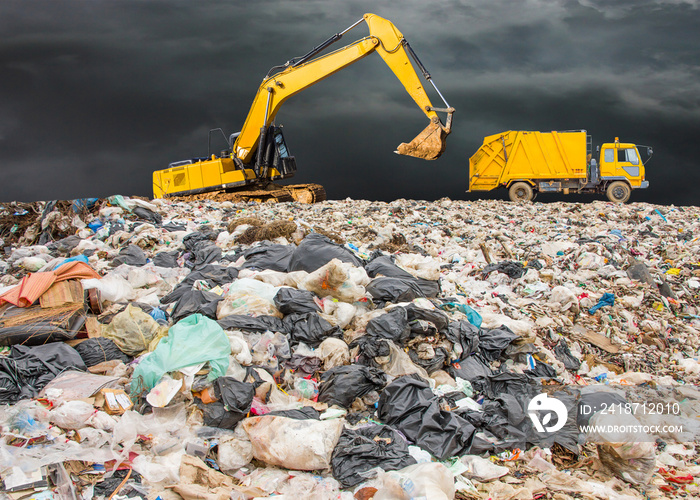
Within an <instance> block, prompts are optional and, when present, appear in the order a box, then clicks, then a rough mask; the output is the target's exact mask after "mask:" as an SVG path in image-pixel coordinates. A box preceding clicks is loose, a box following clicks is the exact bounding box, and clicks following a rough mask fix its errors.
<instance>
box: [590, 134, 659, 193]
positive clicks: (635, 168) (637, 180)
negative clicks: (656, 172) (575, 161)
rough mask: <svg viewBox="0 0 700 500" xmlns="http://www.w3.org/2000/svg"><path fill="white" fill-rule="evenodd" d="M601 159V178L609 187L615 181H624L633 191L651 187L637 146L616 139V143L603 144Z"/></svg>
mask: <svg viewBox="0 0 700 500" xmlns="http://www.w3.org/2000/svg"><path fill="white" fill-rule="evenodd" d="M599 158H600V160H599V162H600V163H599V165H600V178H601V180H603V181H605V182H607V183H608V185H611V184H612V183H613V182H615V181H623V182H626V183H628V184H629V186H630V187H631V188H632V189H637V188H642V189H644V188H646V187H648V186H649V182H648V181H646V180H645V178H644V176H645V172H644V163H642V160H641V157H640V155H639V151H638V150H637V146H636V145H634V144H630V143H621V142H620V140H619V139H618V138H617V137H616V138H615V142H614V143H608V144H603V145H602V146H601V147H600V156H599Z"/></svg>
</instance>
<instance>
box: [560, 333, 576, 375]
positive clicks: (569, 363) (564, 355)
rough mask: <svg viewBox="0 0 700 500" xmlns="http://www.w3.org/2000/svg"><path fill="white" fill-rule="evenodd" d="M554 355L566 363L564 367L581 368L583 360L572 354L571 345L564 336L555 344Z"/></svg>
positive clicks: (568, 368) (569, 368)
mask: <svg viewBox="0 0 700 500" xmlns="http://www.w3.org/2000/svg"><path fill="white" fill-rule="evenodd" d="M554 355H555V356H556V358H557V359H558V360H559V361H561V362H562V363H564V367H565V368H566V369H567V370H574V371H578V370H579V368H581V362H580V361H579V360H578V359H577V358H576V357H575V356H574V355H573V354H571V351H570V350H569V345H568V344H567V343H566V340H564V339H563V338H562V339H560V340H559V342H558V343H557V345H556V346H554Z"/></svg>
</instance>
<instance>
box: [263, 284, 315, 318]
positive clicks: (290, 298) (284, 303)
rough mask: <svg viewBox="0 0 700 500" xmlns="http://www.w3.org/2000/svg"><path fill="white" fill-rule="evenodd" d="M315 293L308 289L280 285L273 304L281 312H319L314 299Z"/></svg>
mask: <svg viewBox="0 0 700 500" xmlns="http://www.w3.org/2000/svg"><path fill="white" fill-rule="evenodd" d="M314 297H316V294H314V293H313V292H309V291H308V290H297V289H296V288H288V287H282V288H280V289H279V291H278V292H277V294H276V295H275V299H274V300H275V306H276V307H277V309H278V310H279V312H281V313H282V314H285V315H286V314H293V313H307V312H321V308H320V307H318V304H316V302H315V301H314Z"/></svg>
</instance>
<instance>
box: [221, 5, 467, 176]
mask: <svg viewBox="0 0 700 500" xmlns="http://www.w3.org/2000/svg"><path fill="white" fill-rule="evenodd" d="M362 21H365V22H366V23H367V25H368V26H369V33H370V35H369V36H368V37H365V38H362V39H360V40H358V41H356V42H353V43H351V44H349V45H347V46H345V47H343V48H341V49H339V50H336V51H335V52H331V53H329V54H326V55H324V56H321V57H318V58H316V59H311V57H313V55H314V53H315V52H320V50H323V49H325V48H326V47H327V46H329V45H330V44H331V43H334V42H335V41H337V40H339V39H340V38H341V37H342V36H343V35H344V34H345V33H347V32H348V31H349V30H351V29H353V28H354V27H355V26H357V25H358V24H360V23H361V22H362ZM375 51H376V52H377V53H378V54H379V55H380V56H381V57H382V59H383V60H384V62H386V64H387V65H388V66H389V68H390V69H391V70H392V71H393V72H394V74H395V75H396V77H397V78H398V79H399V81H401V83H402V84H403V86H404V88H405V89H406V91H407V92H408V94H409V95H410V96H411V98H413V100H414V101H415V103H416V104H417V105H418V106H419V108H420V109H421V110H422V111H423V113H425V115H426V116H427V117H428V118H429V119H430V124H429V125H428V127H427V128H426V129H425V130H424V131H423V132H421V133H420V134H419V135H418V136H417V137H416V138H415V139H414V140H413V141H411V142H410V143H408V144H405V143H404V144H401V145H400V146H399V147H398V148H397V152H398V153H399V154H404V155H408V156H415V157H418V158H424V159H430V160H432V159H436V158H438V157H439V156H440V155H441V154H442V152H443V151H444V150H445V138H446V137H447V135H448V134H449V133H450V129H451V125H452V113H453V112H454V109H453V108H451V107H450V106H449V105H448V104H447V102H446V101H445V108H434V107H433V105H432V103H431V102H430V99H429V98H428V95H427V94H426V92H425V88H424V87H423V85H422V84H421V82H420V80H419V78H418V75H417V74H416V71H415V70H414V69H413V65H412V64H411V61H410V59H409V55H410V56H411V57H413V58H414V60H415V61H416V63H417V64H418V66H419V67H420V69H421V71H422V72H423V75H424V77H426V79H427V80H428V81H430V82H431V84H432V85H433V86H434V87H435V89H436V90H437V87H436V86H435V84H434V83H433V82H432V79H431V77H430V74H429V73H428V72H427V71H426V70H425V68H424V67H423V65H422V64H421V63H420V61H419V60H418V58H417V57H416V56H415V53H414V52H413V50H412V49H411V47H410V45H408V42H406V39H405V38H404V36H403V34H402V33H401V32H400V31H399V30H398V29H397V28H396V26H394V24H393V23H391V22H390V21H388V20H386V19H383V18H381V17H379V16H377V15H375V14H365V15H364V16H363V18H362V19H361V20H360V21H358V22H357V23H355V24H353V25H352V26H350V27H349V28H348V29H346V30H345V31H343V32H342V33H338V34H336V35H334V36H332V37H331V38H329V39H328V40H327V41H326V42H324V44H322V45H320V46H319V47H317V48H316V49H314V50H312V51H311V52H310V53H309V54H307V55H305V56H303V57H302V58H300V59H299V60H297V61H294V60H292V61H288V62H287V64H286V65H284V66H282V67H281V68H283V69H282V70H281V71H279V72H277V73H275V74H273V75H272V76H268V77H266V78H265V79H264V80H263V82H262V84H261V85H260V87H259V88H258V92H257V94H256V96H255V100H254V101H253V105H252V106H251V108H250V111H249V112H248V116H247V118H246V120H245V123H244V124H243V128H242V129H241V133H240V135H239V136H238V138H237V139H236V142H235V144H234V146H233V151H234V154H235V155H236V156H237V157H238V158H239V159H240V160H241V161H242V162H243V163H248V162H249V161H251V159H252V158H253V156H252V155H253V154H254V153H255V151H256V149H257V147H258V143H259V142H260V138H261V135H262V134H264V131H265V130H267V128H268V127H269V126H270V125H271V124H272V123H273V122H274V119H275V116H276V115H277V112H278V111H279V109H280V106H281V105H282V104H283V103H284V102H285V101H286V100H287V99H289V98H290V97H291V96H293V95H294V94H296V93H298V92H301V91H302V90H304V89H306V88H308V87H310V86H312V85H314V84H315V83H318V82H320V81H321V80H323V79H325V78H327V77H329V76H330V75H332V74H333V73H336V72H338V71H340V70H341V69H343V68H345V67H347V66H349V65H351V64H353V63H355V62H357V61H359V60H360V59H362V58H364V57H366V56H368V55H369V54H371V53H372V52H375ZM273 69H276V68H273ZM437 92H438V94H440V92H439V90H438V91H437ZM440 97H441V98H442V94H440ZM443 101H444V98H443ZM437 111H442V112H445V113H446V114H447V118H446V123H445V124H442V122H441V121H440V118H439V116H438V114H437Z"/></svg>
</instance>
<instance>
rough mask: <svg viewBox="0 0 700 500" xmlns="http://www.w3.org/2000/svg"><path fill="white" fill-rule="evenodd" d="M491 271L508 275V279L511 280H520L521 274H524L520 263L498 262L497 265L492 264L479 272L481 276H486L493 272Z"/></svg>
mask: <svg viewBox="0 0 700 500" xmlns="http://www.w3.org/2000/svg"><path fill="white" fill-rule="evenodd" d="M493 271H498V272H499V273H503V274H506V275H508V277H509V278H512V279H517V278H521V277H522V276H523V274H525V268H524V267H523V265H522V264H521V263H520V262H508V261H504V262H498V263H495V262H494V263H493V264H489V265H487V266H486V267H485V268H484V270H483V271H481V274H482V276H486V275H487V274H489V273H491V272H493Z"/></svg>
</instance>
